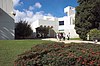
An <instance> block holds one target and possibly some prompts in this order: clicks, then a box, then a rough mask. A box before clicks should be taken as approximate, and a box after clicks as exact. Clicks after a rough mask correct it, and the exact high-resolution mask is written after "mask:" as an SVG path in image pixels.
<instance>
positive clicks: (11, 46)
mask: <svg viewBox="0 0 100 66" xmlns="http://www.w3.org/2000/svg"><path fill="white" fill-rule="evenodd" d="M46 42H51V41H43V40H0V66H14V65H13V64H14V60H15V59H16V58H17V55H19V54H21V53H23V52H24V51H27V50H29V49H30V48H31V47H32V46H33V45H36V44H41V43H46Z"/></svg>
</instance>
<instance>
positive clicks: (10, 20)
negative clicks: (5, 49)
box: [0, 0, 15, 40]
mask: <svg viewBox="0 0 100 66" xmlns="http://www.w3.org/2000/svg"><path fill="white" fill-rule="evenodd" d="M14 28H15V23H14V16H13V1H12V0H0V40H10V39H14Z"/></svg>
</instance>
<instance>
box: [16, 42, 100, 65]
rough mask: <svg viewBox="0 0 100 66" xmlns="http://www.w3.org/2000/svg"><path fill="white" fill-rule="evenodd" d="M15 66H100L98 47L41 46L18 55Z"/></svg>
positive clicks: (88, 45) (85, 45)
mask: <svg viewBox="0 0 100 66" xmlns="http://www.w3.org/2000/svg"><path fill="white" fill-rule="evenodd" d="M14 65H15V66H100V45H94V44H84V43H82V44H74V43H73V44H64V43H52V44H41V45H36V46H33V47H32V48H31V50H29V51H26V52H24V53H23V54H20V55H18V58H17V59H16V60H15V64H14Z"/></svg>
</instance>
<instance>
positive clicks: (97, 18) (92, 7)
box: [75, 0, 100, 40]
mask: <svg viewBox="0 0 100 66" xmlns="http://www.w3.org/2000/svg"><path fill="white" fill-rule="evenodd" d="M78 3H79V6H77V7H76V15H75V29H76V33H77V34H79V37H80V38H81V39H83V40H86V37H87V33H88V32H89V31H90V30H91V29H94V28H98V27H99V23H100V0H78Z"/></svg>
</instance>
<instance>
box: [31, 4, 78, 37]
mask: <svg viewBox="0 0 100 66" xmlns="http://www.w3.org/2000/svg"><path fill="white" fill-rule="evenodd" d="M64 13H66V15H67V16H64V17H61V18H55V17H49V16H44V18H43V19H39V20H36V21H35V22H33V23H32V24H31V27H32V29H33V32H34V33H36V28H37V27H39V26H40V25H42V26H53V30H54V31H55V34H54V35H53V36H54V37H55V36H56V34H57V33H63V34H65V37H66V38H67V35H68V34H70V38H78V37H79V36H78V34H76V31H75V29H74V27H75V8H74V7H71V6H68V7H66V8H64Z"/></svg>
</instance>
